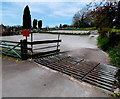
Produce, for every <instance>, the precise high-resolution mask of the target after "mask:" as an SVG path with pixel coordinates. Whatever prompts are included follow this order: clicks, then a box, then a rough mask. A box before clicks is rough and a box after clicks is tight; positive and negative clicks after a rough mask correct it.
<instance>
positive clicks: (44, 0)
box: [2, 0, 94, 3]
mask: <svg viewBox="0 0 120 99" xmlns="http://www.w3.org/2000/svg"><path fill="white" fill-rule="evenodd" d="M2 1H3V2H84V3H88V2H91V1H94V0H2Z"/></svg>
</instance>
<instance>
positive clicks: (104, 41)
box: [98, 36, 109, 51]
mask: <svg viewBox="0 0 120 99" xmlns="http://www.w3.org/2000/svg"><path fill="white" fill-rule="evenodd" d="M98 47H100V48H102V49H103V50H104V51H106V50H107V49H108V47H109V39H108V38H107V37H103V38H101V37H100V36H99V37H98Z"/></svg>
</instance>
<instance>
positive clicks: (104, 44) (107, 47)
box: [98, 36, 120, 67]
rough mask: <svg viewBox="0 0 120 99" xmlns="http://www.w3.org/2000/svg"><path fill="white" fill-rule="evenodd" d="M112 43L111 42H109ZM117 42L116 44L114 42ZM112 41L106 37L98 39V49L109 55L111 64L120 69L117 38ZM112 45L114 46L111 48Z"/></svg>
mask: <svg viewBox="0 0 120 99" xmlns="http://www.w3.org/2000/svg"><path fill="white" fill-rule="evenodd" d="M111 41H112V42H111ZM115 41H117V44H116V42H115ZM115 41H113V39H112V40H111V39H110V38H108V37H100V36H99V37H98V47H100V48H101V49H102V50H104V51H106V52H107V53H108V54H109V57H110V60H111V63H112V64H113V65H114V66H117V67H120V43H119V38H116V40H115ZM113 45H114V46H113Z"/></svg>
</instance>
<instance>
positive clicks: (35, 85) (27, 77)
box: [2, 59, 109, 97]
mask: <svg viewBox="0 0 120 99" xmlns="http://www.w3.org/2000/svg"><path fill="white" fill-rule="evenodd" d="M2 96H3V97H109V96H108V95H107V94H106V93H104V92H102V91H101V90H100V89H98V88H95V87H93V86H91V85H89V84H87V83H84V82H78V81H75V80H71V79H70V78H69V77H67V76H64V75H63V74H61V73H58V72H53V71H51V70H47V69H45V68H43V67H42V66H41V65H40V66H38V65H36V64H34V63H31V62H26V61H22V62H16V61H15V60H12V59H3V60H2Z"/></svg>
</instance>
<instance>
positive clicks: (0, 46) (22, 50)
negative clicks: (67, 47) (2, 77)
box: [0, 40, 61, 60]
mask: <svg viewBox="0 0 120 99" xmlns="http://www.w3.org/2000/svg"><path fill="white" fill-rule="evenodd" d="M59 42H61V40H45V41H34V42H27V41H26V40H20V42H16V41H7V40H0V53H1V54H4V55H8V56H13V57H17V58H21V59H23V60H26V59H28V58H35V57H39V56H42V55H45V54H50V53H54V52H59V51H60V49H59V46H60V45H59ZM49 43H57V45H54V46H47V47H41V48H34V45H39V44H49ZM28 46H31V47H28ZM39 46H40V45H39ZM55 47H56V49H55V50H50V51H46V52H40V50H42V49H48V48H55ZM35 50H39V51H38V52H37V53H36V52H34V51H35Z"/></svg>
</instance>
